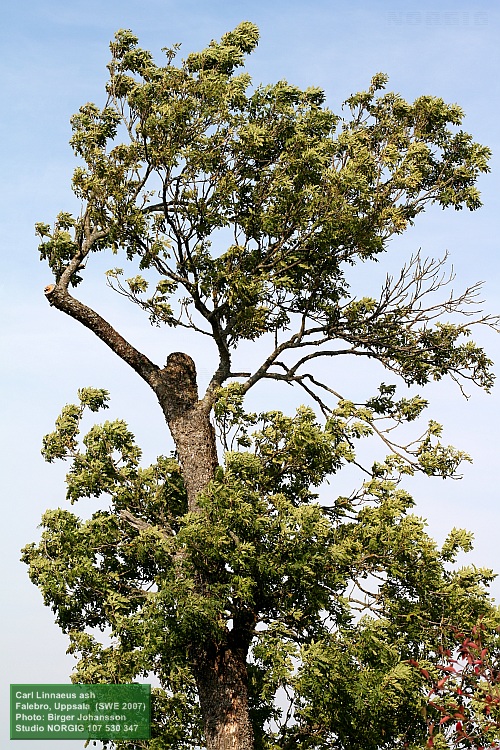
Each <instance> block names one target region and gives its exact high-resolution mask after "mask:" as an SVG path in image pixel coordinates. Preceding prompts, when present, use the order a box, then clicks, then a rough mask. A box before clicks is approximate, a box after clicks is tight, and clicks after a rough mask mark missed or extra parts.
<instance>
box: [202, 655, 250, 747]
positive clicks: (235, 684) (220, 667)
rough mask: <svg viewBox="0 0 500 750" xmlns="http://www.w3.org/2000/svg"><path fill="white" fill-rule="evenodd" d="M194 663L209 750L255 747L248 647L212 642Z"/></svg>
mask: <svg viewBox="0 0 500 750" xmlns="http://www.w3.org/2000/svg"><path fill="white" fill-rule="evenodd" d="M194 662H195V668H194V672H195V678H196V683H197V686H198V695H199V698H200V706H201V711H202V715H203V722H204V728H205V739H206V743H207V750H253V746H254V743H253V729H252V724H251V721H250V716H249V711H248V674H247V665H246V649H244V648H237V647H235V646H231V645H224V646H221V645H215V644H210V645H209V646H208V647H206V646H205V647H204V648H202V649H199V650H198V653H197V655H196V656H195V659H194Z"/></svg>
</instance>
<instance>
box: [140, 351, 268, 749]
mask: <svg viewBox="0 0 500 750" xmlns="http://www.w3.org/2000/svg"><path fill="white" fill-rule="evenodd" d="M155 391H156V394H157V397H158V400H159V402H160V405H161V407H162V409H163V413H164V415H165V419H166V421H167V424H168V426H169V428H170V431H171V433H172V437H173V439H174V442H175V446H176V449H177V454H178V457H179V462H180V464H181V469H182V474H183V477H184V483H185V485H186V491H187V496H188V507H189V510H190V511H194V512H196V511H198V510H199V505H198V502H197V497H198V495H199V493H200V492H202V491H203V490H204V489H205V488H206V487H207V485H208V483H209V482H210V480H211V479H213V477H214V473H215V469H216V468H217V465H218V461H217V450H216V443H215V430H214V428H213V426H212V424H211V422H210V407H209V406H207V405H206V404H204V403H203V402H202V401H199V400H198V387H197V382H196V368H195V365H194V362H193V360H192V359H191V357H189V356H188V355H187V354H184V353H182V352H174V353H173V354H170V355H169V357H168V359H167V364H166V366H165V367H164V368H163V369H162V370H161V372H160V377H159V380H158V385H157V387H156V388H155ZM200 583H201V586H202V588H203V581H201V582H200ZM227 636H228V637H227V643H225V644H214V643H211V644H208V645H207V644H192V667H193V670H194V674H195V678H196V682H197V686H198V695H199V699H200V707H201V712H202V715H203V722H204V728H205V738H206V743H207V750H253V730H252V725H251V722H250V717H249V712H248V676H247V665H246V656H247V652H248V643H249V641H248V642H247V643H246V645H245V646H242V645H234V644H235V641H236V637H235V636H236V633H235V631H234V630H233V631H231V632H228V633H227ZM240 640H241V642H242V643H243V640H247V639H240Z"/></svg>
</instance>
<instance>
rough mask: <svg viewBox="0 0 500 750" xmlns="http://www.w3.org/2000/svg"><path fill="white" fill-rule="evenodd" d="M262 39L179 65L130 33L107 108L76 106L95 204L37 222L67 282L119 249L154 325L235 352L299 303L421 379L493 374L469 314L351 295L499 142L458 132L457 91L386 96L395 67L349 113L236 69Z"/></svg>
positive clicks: (465, 184) (242, 28)
mask: <svg viewBox="0 0 500 750" xmlns="http://www.w3.org/2000/svg"><path fill="white" fill-rule="evenodd" d="M258 36H259V34H258V30H257V28H256V27H255V26H254V25H253V24H251V23H249V22H244V23H242V24H240V25H239V26H238V27H237V28H236V29H234V30H233V31H231V32H229V33H228V34H225V35H224V36H223V37H222V39H221V41H220V42H216V41H212V42H211V43H210V45H209V46H208V47H207V48H206V49H205V50H203V51H202V52H199V53H192V54H190V55H188V57H187V58H186V60H185V61H183V62H182V63H180V64H179V66H176V65H174V60H175V57H176V48H173V49H172V50H165V51H166V53H167V64H166V65H157V64H156V63H155V62H154V60H153V57H152V55H151V53H150V52H147V51H145V50H143V49H141V48H140V47H139V46H138V40H137V38H136V37H135V36H134V35H133V34H132V33H131V32H130V31H126V30H121V31H119V32H118V33H117V34H116V37H115V41H114V42H112V43H111V52H112V60H111V62H110V64H109V66H108V68H109V72H110V79H109V81H108V83H107V86H106V88H107V92H108V100H107V102H106V105H105V106H104V107H103V108H102V109H100V108H99V107H98V106H97V105H95V104H90V103H89V104H86V105H84V106H83V107H81V109H80V111H79V113H77V114H76V115H75V116H74V117H73V119H72V127H73V137H72V140H71V143H72V146H73V148H74V150H75V153H76V154H77V155H78V156H79V157H80V158H81V160H82V161H83V164H82V166H79V167H78V168H77V169H76V171H75V174H74V179H73V188H74V191H75V193H76V195H77V197H78V198H79V199H81V200H82V201H83V202H84V204H85V205H86V209H85V212H84V215H83V216H82V217H80V218H72V217H71V216H70V215H69V214H67V213H64V214H60V215H59V217H58V219H57V221H56V224H55V227H54V229H53V230H51V228H50V227H49V225H47V224H42V223H39V224H37V232H38V234H39V235H40V236H41V238H42V244H41V245H40V252H41V257H42V258H43V259H45V260H47V262H48V264H49V266H50V268H51V269H52V271H53V273H54V275H55V278H56V280H59V279H60V278H61V274H62V272H63V270H64V269H65V268H66V267H68V262H69V260H70V258H71V257H75V256H76V255H78V252H80V253H81V254H82V255H83V256H86V255H87V254H88V252H89V251H90V250H92V251H96V250H104V249H106V248H109V249H111V250H112V251H113V252H114V253H116V252H118V251H119V250H120V249H123V250H125V252H126V256H127V258H128V259H129V260H133V259H137V260H138V264H139V270H140V271H141V272H144V273H145V274H146V275H147V276H148V278H146V276H144V275H142V273H141V274H139V275H135V276H132V277H131V278H130V279H129V280H128V282H127V285H128V286H126V287H123V286H122V285H120V284H118V286H115V288H117V289H118V291H120V292H121V293H122V294H125V295H126V296H128V297H129V298H130V299H131V300H132V301H134V302H135V303H137V304H139V305H140V306H141V307H142V308H143V309H145V310H146V311H148V312H149V315H150V319H151V321H152V322H153V323H155V324H158V325H161V324H163V323H166V324H167V325H184V326H186V327H188V328H194V329H195V330H201V329H203V325H201V324H200V322H197V321H196V317H197V316H201V318H202V319H203V318H204V321H203V320H202V321H201V322H202V323H204V324H206V323H208V327H209V331H210V334H211V335H212V334H213V335H214V336H215V335H216V336H217V338H218V341H219V346H224V348H226V349H227V351H228V352H229V351H230V350H232V349H234V348H235V347H236V346H237V344H238V342H240V341H242V340H249V341H253V340H255V339H258V338H260V337H262V336H263V335H265V334H266V333H269V332H278V331H279V332H282V333H284V332H285V331H286V330H287V329H288V328H289V327H291V326H292V325H293V324H294V322H295V320H296V316H297V315H299V316H305V319H307V320H312V321H314V326H313V327H312V328H310V329H307V333H305V332H303V333H302V334H301V338H302V339H306V338H308V340H309V343H311V344H317V343H318V341H321V342H325V341H327V340H328V341H335V340H340V341H344V342H347V343H348V344H349V345H351V346H352V348H353V349H355V350H356V353H364V354H365V355H366V356H370V357H376V358H378V359H380V360H381V361H382V362H383V363H384V365H385V366H387V367H389V368H390V369H393V370H394V371H396V372H398V373H399V374H400V375H401V376H402V377H403V378H404V379H405V380H406V381H407V382H408V383H418V384H424V383H426V382H428V381H429V380H431V379H437V380H439V379H441V378H442V377H443V376H444V375H447V374H451V375H452V376H454V377H457V376H464V377H466V378H469V379H471V380H473V381H474V382H477V383H478V384H479V385H481V386H482V387H486V388H488V387H490V386H491V383H492V375H491V372H490V368H491V362H490V361H489V360H488V358H487V357H486V356H485V355H484V352H483V351H482V349H481V348H479V347H477V346H475V345H474V344H473V343H472V342H470V341H465V340H464V337H467V336H468V335H469V333H470V325H469V326H464V325H460V324H457V323H453V324H452V323H442V322H441V321H439V320H438V321H436V323H435V324H429V320H432V319H434V318H435V317H438V316H435V315H433V316H431V317H430V318H427V317H426V316H425V315H422V310H421V313H420V315H417V316H415V314H414V312H415V311H414V310H413V308H412V305H411V304H404V301H403V300H402V299H401V298H400V299H399V300H398V304H396V298H394V297H391V296H390V295H389V296H388V297H387V298H386V299H385V302H384V304H382V300H380V301H378V300H375V299H370V298H364V299H360V300H352V299H350V292H349V284H348V281H347V278H346V269H347V268H348V267H349V266H350V265H353V264H355V263H357V262H359V261H364V262H365V261H368V260H376V259H377V258H378V257H379V256H380V254H381V253H382V252H383V251H384V250H385V249H386V245H387V240H388V239H389V238H390V237H391V236H393V235H395V234H400V233H401V232H403V231H404V230H405V229H406V228H407V227H408V226H409V225H411V224H412V223H413V221H414V219H415V218H416V216H417V215H418V214H420V213H421V212H422V211H423V210H424V209H425V207H426V206H427V205H429V204H431V203H437V204H439V205H441V206H442V207H443V208H445V207H448V206H453V207H454V208H455V209H460V208H462V207H464V206H465V207H467V208H469V209H471V210H473V209H476V208H477V207H478V206H479V205H480V201H479V194H478V191H477V189H476V187H475V182H476V179H477V177H478V176H479V175H480V174H481V173H483V172H487V171H488V159H489V156H490V152H489V149H488V148H486V147H484V146H481V145H479V144H477V143H475V142H474V141H473V140H472V138H471V136H470V135H468V134H467V133H464V132H463V131H462V130H460V129H459V128H460V124H461V121H462V118H463V112H462V111H461V109H460V108H459V107H458V106H457V105H456V104H452V105H448V104H446V103H445V102H444V101H443V100H442V99H440V98H438V97H433V96H421V97H419V98H418V99H416V100H415V102H413V104H411V103H408V102H406V101H405V100H404V99H403V98H402V97H401V96H400V95H399V94H395V93H385V92H384V89H385V86H386V84H387V76H385V75H384V74H381V73H378V74H377V75H375V76H374V77H373V79H372V81H371V85H370V86H369V88H368V90H367V91H365V92H361V93H358V94H355V95H353V96H351V97H349V98H348V99H347V101H346V102H345V103H344V106H343V110H342V113H341V114H340V115H339V114H334V113H333V112H332V111H330V110H329V109H328V108H327V107H326V106H325V103H324V94H323V92H322V91H321V90H319V89H317V88H308V89H306V90H301V89H299V88H297V87H296V86H293V85H292V84H290V83H288V82H287V81H283V80H281V81H278V82H277V83H276V84H274V85H268V86H257V87H254V88H252V87H251V85H250V84H251V82H250V78H249V76H248V75H247V74H246V73H239V72H238V68H240V67H241V66H243V64H244V59H245V55H247V54H249V53H250V52H252V51H253V50H254V48H255V47H256V45H257V42H258ZM227 228H231V233H232V237H233V240H232V242H231V243H230V244H229V246H226V247H224V246H221V240H220V237H221V234H220V230H222V229H227ZM70 230H72V233H71V231H70ZM212 243H213V245H214V248H215V249H214V250H212ZM77 270H78V269H76V270H75V269H73V271H72V272H71V274H70V277H71V278H70V280H71V283H73V284H76V283H78V282H79V281H80V280H81V276H80V275H79V274H78V273H77ZM157 275H159V277H160V278H159V280H158V279H155V276H157ZM149 276H150V277H151V279H152V283H154V284H155V288H156V291H155V293H154V294H153V296H152V297H149V298H148V297H146V296H145V294H146V289H147V286H148V284H149V283H150V281H149ZM114 278H116V276H115V275H114V274H113V273H111V275H110V276H109V282H110V285H111V286H113V283H114V282H113V279H114ZM421 281H422V279H421ZM436 288H439V287H434V291H436ZM186 293H187V296H186ZM459 301H461V302H462V303H464V304H467V301H466V300H465V299H463V298H462V299H461V300H459ZM190 305H193V306H194V309H195V313H196V314H195V316H194V317H193V315H192V313H191V312H189V309H188V308H189V306H190ZM458 307H459V308H460V304H459V305H458ZM452 308H453V305H451V307H450V305H448V307H446V305H445V306H444V307H443V308H442V311H443V312H446V311H447V312H450V311H451V310H452ZM433 310H434V311H435V308H433ZM204 330H205V331H206V329H204ZM295 343H297V342H295Z"/></svg>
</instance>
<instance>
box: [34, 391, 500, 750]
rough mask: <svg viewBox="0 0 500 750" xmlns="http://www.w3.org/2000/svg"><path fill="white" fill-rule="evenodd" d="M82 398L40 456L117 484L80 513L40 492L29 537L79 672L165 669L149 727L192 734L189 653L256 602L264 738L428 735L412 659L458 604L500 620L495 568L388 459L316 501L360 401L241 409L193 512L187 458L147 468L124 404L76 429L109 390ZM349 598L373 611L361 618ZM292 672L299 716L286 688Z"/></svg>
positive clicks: (247, 617) (331, 740) (432, 653)
mask: <svg viewBox="0 0 500 750" xmlns="http://www.w3.org/2000/svg"><path fill="white" fill-rule="evenodd" d="M393 396H394V390H393V389H392V388H390V387H388V386H382V387H381V389H380V395H379V396H378V397H376V398H374V399H371V400H370V402H369V404H370V406H371V407H372V408H373V409H374V410H377V411H378V412H380V411H389V412H391V411H394V410H396V411H397V412H398V414H400V413H401V411H402V410H403V411H404V408H402V406H401V403H402V402H401V401H399V402H395V401H394V399H393ZM79 397H80V405H69V406H66V407H65V408H64V409H63V413H62V415H61V416H60V417H59V418H58V420H57V422H56V430H55V432H54V433H52V434H51V435H50V436H48V438H46V439H45V443H44V446H45V447H44V451H45V455H46V458H47V459H48V460H54V459H55V458H60V459H65V458H70V459H71V467H70V469H69V472H68V475H67V487H68V493H67V494H68V498H69V499H70V500H71V501H72V502H75V501H77V500H79V499H82V498H87V497H99V496H101V495H105V496H107V497H108V499H109V510H107V511H98V512H95V513H94V514H93V515H92V517H91V518H90V519H89V520H88V521H82V520H81V519H79V518H78V517H77V516H76V515H74V514H73V513H71V512H69V511H66V510H61V509H58V510H53V511H47V512H46V513H45V514H44V516H43V519H42V523H43V532H42V538H41V541H40V543H39V544H30V545H27V546H26V547H25V548H24V550H23V560H24V561H25V562H26V563H27V564H28V565H29V569H30V577H31V579H32V581H33V582H34V583H36V584H37V586H39V588H40V589H41V591H42V593H43V595H44V600H45V603H46V604H47V605H49V606H51V607H52V609H53V611H54V612H55V615H56V620H57V622H58V624H59V625H60V627H61V628H62V629H63V630H64V632H67V633H68V634H69V637H70V647H69V651H70V653H73V654H75V655H77V656H78V657H79V662H78V665H77V668H76V670H75V672H74V675H73V679H75V680H77V681H83V682H96V681H97V682H99V681H113V682H120V681H131V680H135V679H138V678H141V677H146V676H148V675H151V674H154V675H156V677H157V679H158V680H159V681H160V684H161V689H158V690H157V691H155V699H154V700H155V718H154V722H153V733H154V739H153V740H152V741H151V744H150V745H149V746H150V747H151V748H158V749H161V750H163V749H166V748H178V747H182V748H189V747H191V748H195V747H196V746H197V745H199V743H200V742H202V740H201V739H200V737H201V723H200V721H201V720H200V713H199V706H198V702H197V697H196V690H195V684H194V677H193V675H192V674H191V672H190V670H189V667H188V666H187V664H188V661H187V659H186V657H187V655H188V654H189V653H190V649H191V648H192V646H193V644H195V643H197V642H199V641H200V640H201V641H202V642H203V641H205V640H208V639H215V640H216V641H217V640H223V639H224V638H225V637H226V634H227V632H228V631H231V629H235V628H238V623H242V622H248V621H251V622H252V623H253V628H252V632H253V640H252V644H251V650H250V663H249V685H250V691H251V696H250V705H251V715H252V720H253V722H254V729H255V737H256V747H257V748H262V749H263V748H280V749H281V748H283V749H287V748H292V747H296V748H299V749H300V748H303V749H304V750H305V748H316V749H317V750H322V749H323V748H325V749H326V748H332V747H342V748H345V750H351V749H352V750H354V748H358V747H360V744H361V746H362V747H363V748H365V747H366V748H368V749H370V748H373V750H376V748H381V747H387V748H389V747H393V748H397V747H414V748H417V747H422V746H423V745H422V743H423V742H425V738H426V736H427V723H426V718H425V717H426V713H425V712H426V710H427V708H426V706H427V698H426V693H425V690H424V689H423V686H424V685H425V679H426V678H425V675H423V674H422V673H421V672H420V671H419V670H418V669H416V668H414V667H412V666H411V663H410V660H413V661H416V660H419V664H422V663H424V662H425V664H426V665H428V668H429V669H430V668H431V667H432V665H433V664H436V663H437V661H438V659H439V654H438V652H437V650H436V644H440V645H441V646H442V647H444V646H445V645H446V644H448V643H452V642H453V638H454V637H455V635H454V631H453V627H454V625H455V624H456V623H460V626H461V627H467V626H469V627H472V626H473V624H474V623H475V622H477V621H478V618H485V617H487V618H489V621H490V622H492V623H497V621H498V622H499V624H500V620H499V616H498V614H497V610H496V609H495V608H494V607H493V605H492V604H491V602H490V601H489V599H488V597H487V593H486V590H487V585H488V583H489V582H490V581H491V579H492V577H493V575H492V573H491V571H488V570H481V569H476V568H472V567H471V568H461V569H458V570H457V569H454V568H451V567H450V563H453V562H454V561H455V560H456V556H457V554H458V553H459V552H460V551H461V550H464V551H467V550H469V549H470V548H471V535H470V534H467V533H466V532H464V531H462V530H458V529H454V530H453V531H452V532H451V534H450V536H449V537H448V539H447V540H446V542H445V544H444V546H443V548H442V549H441V550H440V549H439V548H438V547H437V546H436V544H435V543H434V542H433V541H432V540H431V539H430V537H429V536H428V535H427V534H426V532H425V525H424V523H423V521H422V520H421V519H419V518H417V517H416V516H414V515H412V514H411V512H410V509H411V507H412V505H413V500H412V498H411V497H410V495H409V494H408V493H407V492H406V491H404V490H403V489H402V488H400V487H399V486H398V485H399V476H398V471H397V469H396V470H395V469H394V467H391V462H390V461H388V462H387V463H386V464H384V465H378V467H377V471H376V472H375V473H374V474H373V475H372V478H371V479H370V480H369V481H367V482H365V483H364V485H363V487H362V488H361V490H360V491H359V492H358V493H357V494H354V495H352V496H351V497H350V498H342V497H340V498H337V499H335V498H330V502H329V504H328V505H327V506H321V505H319V504H318V501H317V495H316V494H315V492H314V488H315V487H317V486H319V485H320V484H321V483H322V482H323V481H324V480H325V479H326V478H327V477H328V476H331V475H332V473H335V472H337V471H338V470H340V468H341V466H342V465H344V464H345V463H346V462H351V461H353V460H355V452H354V451H355V442H356V440H358V439H361V438H362V437H363V430H359V428H357V427H351V426H350V423H349V419H350V418H352V417H353V416H354V418H355V419H357V418H359V413H357V412H359V411H361V410H358V409H356V407H354V405H352V404H348V403H344V404H342V405H341V407H340V408H339V414H337V415H336V416H334V417H332V419H331V420H330V421H329V422H327V424H326V425H325V426H323V427H322V426H321V425H320V424H319V423H318V422H317V421H316V419H315V417H314V413H313V411H312V410H311V409H307V408H305V407H303V408H301V409H299V410H298V411H297V414H296V415H295V417H286V416H285V415H283V414H282V413H280V412H278V411H273V412H269V413H265V414H261V415H249V417H248V419H247V420H246V421H247V425H248V429H249V430H250V429H252V430H253V431H252V432H251V433H250V432H248V433H247V437H248V441H247V442H248V444H247V446H246V448H245V449H244V450H239V451H232V452H228V453H227V454H226V459H225V465H224V467H219V469H218V471H217V475H216V477H215V479H214V480H213V482H212V483H211V484H210V486H209V487H208V488H207V490H206V492H205V493H204V495H203V497H202V498H201V500H200V504H201V510H200V512H199V513H189V512H187V504H186V497H185V491H184V486H183V481H182V477H181V474H180V471H179V467H178V465H177V463H176V461H175V460H174V459H169V458H162V457H160V458H159V459H158V460H157V462H156V463H155V464H153V465H151V466H149V467H146V468H141V467H140V465H139V459H140V450H139V448H138V447H137V446H136V444H135V441H134V438H133V435H132V434H131V432H130V431H129V430H128V428H127V427H126V425H125V424H124V423H123V422H121V421H119V420H118V421H114V422H105V423H104V424H102V425H95V426H93V427H92V428H91V429H90V431H89V432H88V433H87V435H86V436H84V437H83V439H82V440H81V442H80V443H78V440H77V436H78V432H79V425H80V420H81V419H82V415H83V412H84V409H85V408H89V409H91V410H95V409H96V408H98V407H102V408H106V400H107V393H106V392H105V391H102V390H98V389H89V388H86V389H81V390H80V392H79ZM233 397H234V399H235V400H234V401H233V402H231V397H230V394H229V393H226V394H225V396H224V398H225V401H223V408H221V410H220V411H219V415H221V414H222V413H226V414H227V412H228V411H231V408H232V412H231V413H232V415H233V417H234V418H235V419H237V420H239V421H240V423H243V422H245V419H246V417H245V413H244V411H243V408H242V403H241V399H240V398H239V395H238V393H237V392H236V393H235V394H233ZM384 399H385V400H384ZM231 403H233V404H234V406H233V407H231ZM416 403H417V405H418V408H419V409H421V408H422V402H421V401H417V402H416ZM406 404H407V402H406V401H404V400H403V406H404V407H405V408H406ZM368 411H369V409H368V408H367V407H365V412H368ZM367 416H368V415H367V414H365V415H364V418H365V419H366V418H367ZM413 417H414V408H410V410H409V414H408V416H407V418H408V419H409V420H411V419H413ZM447 467H448V469H449V464H448V463H447V461H446V460H444V463H443V466H442V468H441V471H442V473H443V474H444V473H446V471H447ZM200 575H201V576H202V577H203V580H204V582H205V583H204V586H205V589H204V592H203V594H201V593H200V591H199V589H198V587H197V586H196V580H197V579H198V577H199V576H200ZM357 610H359V611H361V612H369V613H371V614H369V615H368V614H367V615H365V616H364V617H362V618H361V619H359V618H358V616H357V615H356V612H357ZM96 628H98V629H102V630H108V632H109V634H110V645H108V646H103V645H101V644H100V643H99V642H98V641H97V640H96V639H95V635H93V633H95V629H96ZM280 689H281V690H283V689H284V690H285V694H286V695H288V697H289V700H290V707H291V710H292V712H291V714H290V716H292V717H293V720H290V716H289V717H288V720H287V718H286V716H285V714H284V713H283V710H282V709H281V708H279V706H277V705H276V703H275V699H276V693H277V691H278V690H280ZM270 720H273V721H274V726H275V728H274V729H273V728H272V725H270V724H269V722H270ZM405 743H406V744H405ZM118 746H119V747H122V748H124V749H125V748H128V747H129V745H127V744H126V743H121V744H120V743H118Z"/></svg>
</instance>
